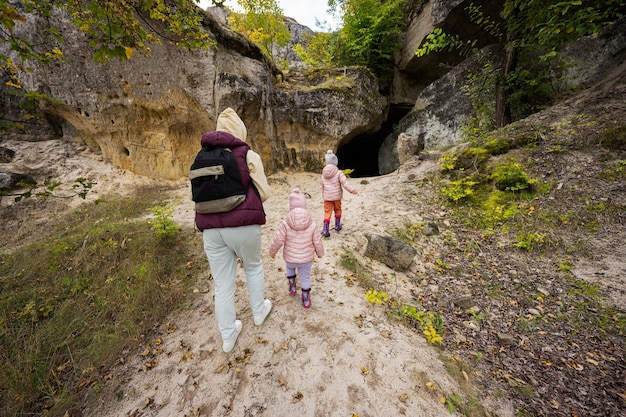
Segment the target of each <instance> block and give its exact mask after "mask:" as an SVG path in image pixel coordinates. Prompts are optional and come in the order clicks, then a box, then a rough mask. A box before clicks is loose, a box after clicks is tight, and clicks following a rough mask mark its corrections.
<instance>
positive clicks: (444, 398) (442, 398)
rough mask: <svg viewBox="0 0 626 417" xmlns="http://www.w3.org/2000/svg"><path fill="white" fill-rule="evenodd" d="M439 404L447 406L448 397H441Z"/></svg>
mask: <svg viewBox="0 0 626 417" xmlns="http://www.w3.org/2000/svg"><path fill="white" fill-rule="evenodd" d="M439 402H440V403H441V404H445V403H446V397H444V396H443V395H442V396H441V397H439Z"/></svg>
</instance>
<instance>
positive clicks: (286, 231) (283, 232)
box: [270, 207, 324, 263]
mask: <svg viewBox="0 0 626 417" xmlns="http://www.w3.org/2000/svg"><path fill="white" fill-rule="evenodd" d="M281 246H284V247H283V259H284V260H285V262H293V263H306V262H310V261H312V260H313V259H315V255H316V254H317V257H318V258H321V257H322V256H324V244H323V243H322V235H321V234H320V233H319V231H318V230H317V227H316V226H315V223H313V218H312V217H311V214H309V212H308V211H307V209H305V208H299V207H298V208H294V209H291V210H290V211H289V214H287V217H285V220H284V221H283V222H282V224H281V225H280V227H279V229H278V232H276V236H275V237H274V240H273V241H272V244H271V245H270V255H271V257H272V258H273V257H275V256H276V253H277V252H278V249H280V247H281Z"/></svg>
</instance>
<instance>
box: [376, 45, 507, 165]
mask: <svg viewBox="0 0 626 417" xmlns="http://www.w3.org/2000/svg"><path fill="white" fill-rule="evenodd" d="M499 55H500V49H499V48H498V47H496V46H491V47H487V48H484V49H483V50H482V51H480V52H479V53H478V54H476V55H474V56H472V57H470V58H468V59H466V60H465V61H463V62H462V63H461V64H459V65H457V66H456V67H455V68H453V69H452V70H451V71H449V72H448V73H447V74H445V75H444V76H442V77H441V78H439V79H438V80H437V81H435V82H433V83H431V84H430V85H429V86H428V87H426V88H425V89H424V90H423V91H422V92H421V93H420V95H419V96H418V98H417V99H416V102H415V105H414V107H413V109H412V110H411V111H410V112H409V113H408V114H407V115H406V116H405V117H404V118H403V119H402V121H401V122H400V123H399V124H398V127H397V128H396V130H395V131H394V133H392V134H391V135H389V136H388V137H387V138H386V139H385V141H384V142H383V145H382V146H381V149H380V151H379V155H378V161H379V170H380V173H381V174H387V173H389V172H393V171H395V170H396V169H398V167H399V166H400V165H402V164H403V163H404V162H406V160H407V159H408V158H410V157H411V156H413V155H416V154H417V153H419V152H420V151H421V150H423V149H427V150H432V149H438V148H442V147H446V146H450V145H454V144H456V143H458V142H459V141H460V140H461V126H462V125H463V124H464V123H465V122H467V121H468V120H469V119H470V117H471V116H472V114H473V109H472V103H471V102H470V100H469V98H468V97H467V95H466V94H465V93H464V92H463V87H464V86H465V85H466V83H467V75H468V74H469V73H474V72H476V71H478V70H480V66H481V62H483V60H485V59H491V60H493V61H494V62H499Z"/></svg>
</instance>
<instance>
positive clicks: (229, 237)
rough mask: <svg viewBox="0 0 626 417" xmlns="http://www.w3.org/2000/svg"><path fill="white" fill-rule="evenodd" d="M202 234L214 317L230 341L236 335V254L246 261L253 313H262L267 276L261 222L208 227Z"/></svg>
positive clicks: (249, 295)
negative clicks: (216, 227)
mask: <svg viewBox="0 0 626 417" xmlns="http://www.w3.org/2000/svg"><path fill="white" fill-rule="evenodd" d="M202 238H203V241H204V251H205V252H206V256H207V258H208V259H209V266H210V268H211V273H212V274H213V282H214V283H215V317H216V318H217V324H218V326H219V329H220V333H221V335H222V340H224V341H229V340H232V338H233V337H235V336H236V330H235V319H236V318H237V317H236V312H235V289H236V288H237V284H236V280H235V278H236V276H237V258H239V259H241V261H242V262H243V269H244V272H245V275H246V281H247V285H248V297H249V300H250V308H251V309H252V314H254V316H261V315H262V314H263V301H264V291H265V280H264V278H265V276H264V273H263V263H262V262H261V226H259V225H250V226H241V227H226V228H221V229H205V230H204V231H203V232H202Z"/></svg>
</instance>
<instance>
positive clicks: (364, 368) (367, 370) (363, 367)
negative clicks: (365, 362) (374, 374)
mask: <svg viewBox="0 0 626 417" xmlns="http://www.w3.org/2000/svg"><path fill="white" fill-rule="evenodd" d="M368 372H369V369H367V368H366V367H365V366H361V373H362V374H363V375H367V373H368Z"/></svg>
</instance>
